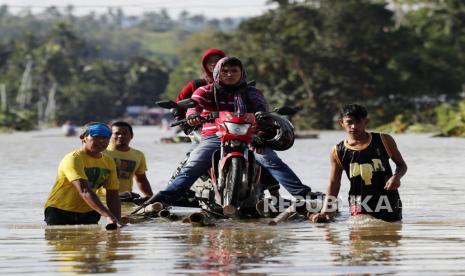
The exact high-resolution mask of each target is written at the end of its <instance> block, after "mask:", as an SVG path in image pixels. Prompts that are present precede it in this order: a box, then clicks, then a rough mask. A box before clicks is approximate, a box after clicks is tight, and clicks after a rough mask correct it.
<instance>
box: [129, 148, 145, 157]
mask: <svg viewBox="0 0 465 276" xmlns="http://www.w3.org/2000/svg"><path fill="white" fill-rule="evenodd" d="M129 151H130V152H132V153H133V154H137V155H144V153H143V152H142V151H141V150H138V149H135V148H132V147H131V148H130V149H129Z"/></svg>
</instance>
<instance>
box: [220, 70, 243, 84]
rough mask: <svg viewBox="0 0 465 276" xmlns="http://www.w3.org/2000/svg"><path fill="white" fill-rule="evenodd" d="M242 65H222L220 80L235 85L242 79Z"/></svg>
mask: <svg viewBox="0 0 465 276" xmlns="http://www.w3.org/2000/svg"><path fill="white" fill-rule="evenodd" d="M241 74H242V72H241V67H239V66H230V65H224V66H223V67H221V72H220V82H221V83H223V84H225V85H233V84H236V83H238V82H239V80H240V79H241Z"/></svg>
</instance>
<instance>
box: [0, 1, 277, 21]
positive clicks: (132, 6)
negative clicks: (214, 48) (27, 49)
mask: <svg viewBox="0 0 465 276" xmlns="http://www.w3.org/2000/svg"><path fill="white" fill-rule="evenodd" d="M266 2H267V0H111V1H110V0H40V1H38V0H0V5H7V6H9V10H10V11H11V12H12V13H17V12H19V11H20V10H24V9H25V8H30V9H31V10H32V11H33V12H34V13H35V12H41V11H43V10H44V8H45V7H49V6H56V7H58V8H65V7H66V6H68V5H73V6H74V14H75V15H84V14H87V13H89V12H90V11H92V10H93V11H95V12H97V13H98V12H106V11H107V10H108V8H109V7H120V8H121V9H122V10H123V12H124V13H125V14H131V15H140V14H142V13H144V12H149V11H160V10H161V9H162V8H165V9H166V10H167V11H168V13H169V14H170V16H174V17H176V16H177V15H178V14H179V13H180V12H181V11H183V10H187V11H188V12H189V14H202V15H204V16H205V17H208V18H226V17H250V16H256V15H260V14H262V13H264V12H265V11H266V10H268V9H270V8H273V7H275V4H273V5H269V4H266Z"/></svg>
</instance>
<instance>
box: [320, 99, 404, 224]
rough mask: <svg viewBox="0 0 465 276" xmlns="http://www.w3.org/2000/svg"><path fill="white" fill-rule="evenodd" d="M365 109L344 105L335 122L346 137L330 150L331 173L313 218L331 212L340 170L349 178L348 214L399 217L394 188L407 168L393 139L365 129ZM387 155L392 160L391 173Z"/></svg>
mask: <svg viewBox="0 0 465 276" xmlns="http://www.w3.org/2000/svg"><path fill="white" fill-rule="evenodd" d="M368 121H369V120H368V118H367V111H366V109H365V108H364V107H362V106H360V105H357V104H350V105H346V106H345V107H344V108H343V109H342V111H341V114H340V118H339V123H340V124H341V126H342V127H343V128H344V129H345V131H346V132H347V138H346V139H345V140H344V141H341V142H340V143H339V144H337V145H336V146H334V148H333V149H332V151H331V174H330V182H329V186H328V189H327V193H326V194H327V197H326V200H325V203H324V206H323V209H322V210H321V212H320V213H319V214H316V215H314V216H313V217H312V221H313V222H327V221H329V220H330V219H331V217H332V216H334V214H335V211H336V210H335V207H336V205H335V204H331V203H334V202H336V199H337V196H338V194H339V189H340V186H341V176H342V172H343V171H345V173H346V175H347V177H348V178H349V180H350V190H349V205H350V210H351V215H352V216H356V215H360V214H367V215H371V216H373V217H375V218H378V219H381V220H384V221H388V222H395V221H400V220H402V202H401V200H400V197H399V192H398V190H397V189H398V188H399V186H400V179H401V177H402V176H404V174H405V173H406V172H407V165H406V164H405V161H404V159H403V158H402V155H401V154H400V152H399V150H398V149H397V145H396V142H395V141H394V139H393V138H392V137H391V136H390V135H388V134H382V133H376V132H367V131H366V126H367V124H368ZM389 159H392V161H394V163H395V164H396V171H395V173H394V174H392V170H391V166H390V165H389Z"/></svg>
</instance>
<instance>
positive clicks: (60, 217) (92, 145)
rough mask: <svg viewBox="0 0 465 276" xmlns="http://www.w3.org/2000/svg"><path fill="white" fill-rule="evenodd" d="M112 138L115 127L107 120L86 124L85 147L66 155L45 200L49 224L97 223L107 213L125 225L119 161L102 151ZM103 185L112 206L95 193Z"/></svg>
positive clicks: (115, 222) (107, 199) (83, 136)
mask: <svg viewBox="0 0 465 276" xmlns="http://www.w3.org/2000/svg"><path fill="white" fill-rule="evenodd" d="M110 137H111V129H110V128H109V127H108V126H107V125H105V124H103V123H90V124H87V125H85V126H84V129H83V132H82V133H81V135H80V136H79V138H80V139H81V140H82V144H83V146H82V148H80V149H77V150H74V151H72V152H70V153H68V154H67V155H65V157H64V158H63V159H62V161H61V163H60V165H59V167H58V174H57V178H56V181H55V185H54V186H53V188H52V191H51V192H50V194H49V196H48V199H47V202H46V203H45V211H44V215H45V221H46V222H47V224H48V225H65V224H96V223H98V221H99V220H100V216H104V217H106V218H107V219H108V220H109V221H110V222H111V223H113V224H117V225H119V226H121V224H120V218H121V202H120V200H119V196H118V187H119V184H118V178H117V175H116V166H115V162H114V160H113V159H112V158H111V157H109V156H107V155H105V154H102V152H103V151H104V150H105V149H106V148H107V146H108V144H109V141H110ZM100 187H104V188H105V189H106V201H107V206H108V208H107V207H105V205H104V204H103V203H102V201H100V199H99V197H98V196H97V195H96V194H95V191H96V190H97V189H98V188H100Z"/></svg>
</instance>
